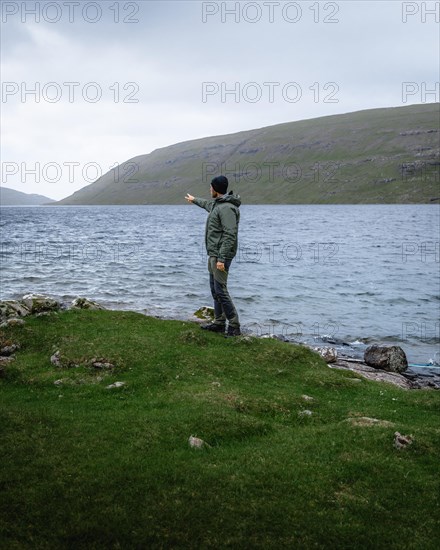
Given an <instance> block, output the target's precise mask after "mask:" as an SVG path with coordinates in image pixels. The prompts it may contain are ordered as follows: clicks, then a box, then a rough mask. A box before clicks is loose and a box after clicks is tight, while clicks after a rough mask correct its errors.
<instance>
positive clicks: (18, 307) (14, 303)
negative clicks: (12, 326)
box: [0, 300, 31, 320]
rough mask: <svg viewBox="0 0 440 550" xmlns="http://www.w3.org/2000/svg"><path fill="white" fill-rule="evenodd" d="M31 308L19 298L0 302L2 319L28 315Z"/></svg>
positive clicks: (0, 317)
mask: <svg viewBox="0 0 440 550" xmlns="http://www.w3.org/2000/svg"><path fill="white" fill-rule="evenodd" d="M30 313H31V312H30V310H29V308H27V307H26V306H25V305H24V304H22V303H21V302H19V301H18V300H2V301H1V302H0V319H1V320H5V319H10V318H11V317H14V318H16V317H26V315H30Z"/></svg>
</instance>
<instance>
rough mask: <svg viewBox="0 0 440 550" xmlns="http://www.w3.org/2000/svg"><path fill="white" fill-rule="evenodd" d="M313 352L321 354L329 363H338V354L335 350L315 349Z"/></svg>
mask: <svg viewBox="0 0 440 550" xmlns="http://www.w3.org/2000/svg"><path fill="white" fill-rule="evenodd" d="M313 350H314V351H316V352H317V353H319V355H320V356H321V357H322V358H323V359H324V361H326V362H327V363H336V361H337V360H338V352H337V351H336V349H335V348H313Z"/></svg>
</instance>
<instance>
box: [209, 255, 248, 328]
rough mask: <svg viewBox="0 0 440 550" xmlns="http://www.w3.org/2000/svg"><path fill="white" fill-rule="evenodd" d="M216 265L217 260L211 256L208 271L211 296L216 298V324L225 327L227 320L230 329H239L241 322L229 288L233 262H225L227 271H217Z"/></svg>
mask: <svg viewBox="0 0 440 550" xmlns="http://www.w3.org/2000/svg"><path fill="white" fill-rule="evenodd" d="M216 264H217V258H215V257H214V256H210V257H209V259H208V271H209V286H210V287H211V294H212V297H213V298H214V315H215V320H214V323H216V324H218V325H224V324H225V323H226V319H227V320H228V322H229V326H230V327H235V328H238V327H239V326H240V320H239V318H238V314H237V310H236V309H235V306H234V304H233V302H232V299H231V297H230V295H229V292H228V287H227V282H228V273H229V268H230V265H231V260H226V261H225V270H226V271H220V270H219V269H217V267H216Z"/></svg>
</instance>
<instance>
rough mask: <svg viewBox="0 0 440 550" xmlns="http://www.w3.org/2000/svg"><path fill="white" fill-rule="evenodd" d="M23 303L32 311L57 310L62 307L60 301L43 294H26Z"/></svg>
mask: <svg viewBox="0 0 440 550" xmlns="http://www.w3.org/2000/svg"><path fill="white" fill-rule="evenodd" d="M21 303H22V304H23V305H24V306H25V307H26V308H27V309H28V310H29V311H30V313H41V312H45V311H57V310H59V309H60V308H61V303H60V302H58V301H57V300H55V299H54V298H50V297H49V296H44V295H43V294H26V295H25V296H23V298H22V299H21Z"/></svg>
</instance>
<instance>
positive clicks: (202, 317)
mask: <svg viewBox="0 0 440 550" xmlns="http://www.w3.org/2000/svg"><path fill="white" fill-rule="evenodd" d="M71 308H73V309H106V308H104V307H103V306H101V305H100V304H98V303H97V302H94V301H93V300H89V299H88V298H84V297H78V298H75V299H74V300H73V301H72V302H71V303H70V304H67V303H62V302H60V301H58V300H56V299H54V298H51V297H49V296H44V295H40V294H26V295H25V296H23V297H22V299H20V300H3V301H0V329H1V328H6V327H8V326H12V325H23V324H24V323H25V319H24V318H26V317H27V316H29V315H35V316H42V315H50V314H53V313H55V314H56V312H57V311H60V310H65V309H71ZM212 315H213V311H212V308H210V307H207V306H204V307H201V308H199V309H198V310H197V311H196V312H195V313H194V315H193V317H192V318H191V319H189V320H191V321H193V322H198V323H201V322H205V321H209V320H211V319H212ZM255 337H259V338H277V339H279V340H283V341H285V342H286V343H289V341H288V340H287V339H286V338H285V337H283V336H278V335H262V336H255V335H253V334H244V335H243V336H241V337H240V338H255ZM0 340H1V342H0V343H1V346H0V373H1V371H2V370H3V368H4V365H5V364H7V363H8V362H10V361H13V360H14V353H15V352H16V351H17V350H18V349H19V347H18V345H17V344H15V343H13V342H10V341H6V340H4V339H3V338H1V339H0ZM294 343H297V342H294ZM302 345H303V344H302ZM308 347H310V348H311V349H313V350H314V351H315V352H316V353H319V354H320V355H321V356H322V357H323V359H324V360H325V361H326V362H327V365H328V366H329V367H330V368H333V369H342V370H351V371H353V372H355V373H357V374H359V375H360V376H362V377H363V378H366V379H369V380H374V381H377V382H387V383H391V384H394V385H396V386H399V387H400V388H403V389H440V369H438V372H437V371H435V370H434V369H433V368H431V369H430V368H429V367H428V368H427V369H423V371H422V370H421V372H416V371H414V370H413V369H411V368H408V362H407V360H406V356H405V353H404V352H403V350H402V349H401V348H400V347H398V346H370V347H369V348H367V350H366V351H365V354H364V360H360V359H357V358H354V357H349V356H345V355H338V352H337V350H336V348H333V347H313V346H308Z"/></svg>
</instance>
